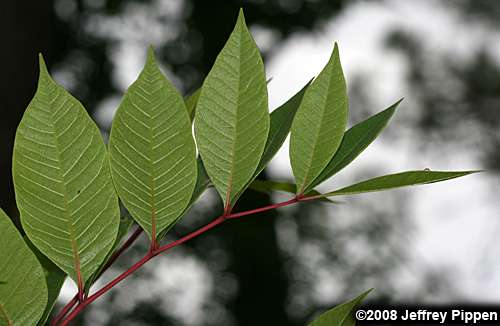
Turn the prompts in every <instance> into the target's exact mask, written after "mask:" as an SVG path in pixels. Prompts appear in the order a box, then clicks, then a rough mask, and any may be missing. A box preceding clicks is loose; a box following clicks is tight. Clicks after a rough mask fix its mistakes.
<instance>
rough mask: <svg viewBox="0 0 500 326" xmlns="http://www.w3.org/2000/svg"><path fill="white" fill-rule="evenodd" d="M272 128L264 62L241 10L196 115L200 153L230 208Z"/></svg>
mask: <svg viewBox="0 0 500 326" xmlns="http://www.w3.org/2000/svg"><path fill="white" fill-rule="evenodd" d="M268 131H269V113H268V107H267V87H266V78H265V73H264V65H263V62H262V58H261V56H260V53H259V49H258V48H257V45H256V44H255V41H254V40H253V38H252V36H251V35H250V33H249V31H248V29H247V27H246V25H245V19H244V17H243V12H242V11H240V14H239V16H238V21H237V22H236V26H235V28H234V30H233V32H232V33H231V36H230V37H229V39H228V41H227V43H226V45H225V46H224V48H223V49H222V51H221V52H220V53H219V55H218V56H217V59H216V60H215V63H214V66H213V67H212V70H211V71H210V73H209V74H208V76H207V78H206V79H205V82H204V83H203V86H202V89H201V94H200V97H199V99H198V104H197V106H196V119H195V135H196V140H197V142H198V148H199V151H200V155H201V157H202V159H203V163H204V165H205V168H206V171H207V173H208V175H209V177H210V179H211V180H212V183H213V184H214V186H215V188H216V189H217V191H218V192H219V194H220V196H221V197H222V200H223V202H224V206H225V207H226V208H227V207H228V206H231V205H232V204H233V200H234V198H235V197H236V196H237V194H238V193H239V192H240V191H242V189H244V187H245V186H247V183H248V181H249V180H250V179H251V177H252V176H253V174H254V172H255V170H256V169H257V166H258V164H259V161H260V158H261V155H262V152H263V150H264V146H265V143H266V139H267V135H268Z"/></svg>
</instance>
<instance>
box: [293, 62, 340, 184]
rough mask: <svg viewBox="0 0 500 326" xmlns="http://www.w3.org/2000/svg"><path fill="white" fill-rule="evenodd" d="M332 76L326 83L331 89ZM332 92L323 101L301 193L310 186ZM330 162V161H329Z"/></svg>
mask: <svg viewBox="0 0 500 326" xmlns="http://www.w3.org/2000/svg"><path fill="white" fill-rule="evenodd" d="M331 72H332V71H331V69H330V71H329V73H331ZM329 77H330V78H328V83H327V85H326V88H327V89H330V84H331V81H332V76H329ZM330 95H331V94H330V92H328V94H327V96H326V97H325V100H324V102H323V103H322V107H323V108H322V110H321V119H320V127H319V128H317V129H316V130H317V131H316V132H315V137H314V139H315V140H316V141H315V142H314V144H313V146H312V150H311V152H310V153H311V155H309V156H308V157H307V163H308V164H307V166H309V169H308V171H307V172H306V174H305V175H304V178H302V187H301V189H300V191H299V194H303V193H304V191H305V190H306V189H307V187H308V184H307V181H308V178H309V177H310V174H311V167H312V162H313V158H314V153H315V152H316V147H317V146H318V136H319V134H320V131H321V130H322V129H323V125H324V123H325V122H324V117H325V113H326V103H328V99H329V98H330ZM327 164H328V163H327Z"/></svg>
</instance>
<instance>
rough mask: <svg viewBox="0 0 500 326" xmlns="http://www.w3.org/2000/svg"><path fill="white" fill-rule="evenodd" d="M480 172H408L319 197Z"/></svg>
mask: <svg viewBox="0 0 500 326" xmlns="http://www.w3.org/2000/svg"><path fill="white" fill-rule="evenodd" d="M476 172H479V171H428V170H423V171H406V172H400V173H395V174H388V175H384V176H381V177H377V178H373V179H368V180H365V181H362V182H359V183H356V184H353V185H351V186H348V187H345V188H342V189H339V190H335V191H332V192H328V193H326V194H323V195H321V196H319V197H331V196H340V195H354V194H360V193H364V192H373V191H382V190H389V189H394V188H400V187H405V186H414V185H422V184H428V183H434V182H440V181H445V180H450V179H454V178H458V177H463V176H465V175H468V174H471V173H476Z"/></svg>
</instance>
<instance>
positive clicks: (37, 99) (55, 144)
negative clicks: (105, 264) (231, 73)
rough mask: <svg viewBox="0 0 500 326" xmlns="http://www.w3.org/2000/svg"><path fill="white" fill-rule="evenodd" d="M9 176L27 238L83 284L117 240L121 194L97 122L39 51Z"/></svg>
mask: <svg viewBox="0 0 500 326" xmlns="http://www.w3.org/2000/svg"><path fill="white" fill-rule="evenodd" d="M13 178H14V186H15V190H16V200H17V205H18V208H19V211H20V213H21V222H22V225H23V228H24V230H25V231H26V234H27V235H28V238H29V239H30V240H31V242H33V244H34V245H35V246H36V247H37V248H38V249H39V250H40V251H41V252H42V253H43V254H44V255H45V256H47V257H48V258H49V259H51V260H52V261H53V262H55V263H56V265H57V266H59V268H61V269H62V270H63V271H65V272H66V273H67V274H68V275H69V276H70V277H71V278H72V279H73V280H75V282H77V284H78V286H79V287H83V284H84V283H85V281H86V280H87V279H88V278H89V277H90V275H92V273H93V272H94V271H95V270H96V269H97V268H98V267H99V264H100V263H101V262H102V261H103V260H104V258H105V257H106V254H107V253H108V251H109V249H110V248H111V246H112V245H113V242H114V240H115V237H116V232H117V231H118V224H119V219H120V215H119V206H118V198H117V196H116V193H115V190H114V188H113V183H112V180H111V175H110V172H109V161H108V155H107V152H106V147H105V145H104V141H103V139H102V136H101V133H100V131H99V129H98V128H97V126H96V125H95V123H94V122H93V121H92V119H91V118H90V117H89V115H88V114H87V111H85V109H84V108H83V106H82V104H81V103H80V102H79V101H78V100H76V99H75V98H74V97H72V96H71V95H70V94H69V93H68V92H66V91H65V90H64V89H63V88H62V87H61V86H59V85H58V84H57V83H56V82H55V81H53V80H52V78H51V77H50V75H49V73H48V72H47V69H46V67H45V64H44V62H43V59H42V57H41V56H40V77H39V81H38V89H37V91H36V94H35V96H34V98H33V100H32V101H31V103H30V104H29V105H28V108H27V109H26V112H25V113H24V116H23V118H22V120H21V123H20V124H19V127H18V129H17V134H16V141H15V144H14V157H13Z"/></svg>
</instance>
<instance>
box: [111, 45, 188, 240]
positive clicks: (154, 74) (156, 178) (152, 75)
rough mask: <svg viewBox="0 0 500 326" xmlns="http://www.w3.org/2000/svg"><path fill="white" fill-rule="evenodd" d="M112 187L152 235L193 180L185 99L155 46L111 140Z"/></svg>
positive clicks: (173, 215) (179, 208) (171, 218)
mask: <svg viewBox="0 0 500 326" xmlns="http://www.w3.org/2000/svg"><path fill="white" fill-rule="evenodd" d="M109 151H110V156H111V171H112V175H113V180H114V182H115V186H116V190H117V192H118V195H119V196H120V198H121V200H122V202H123V204H124V205H125V207H126V208H127V209H128V211H129V212H130V214H131V215H132V217H133V218H134V219H135V220H136V221H137V223H139V225H140V226H141V227H142V228H143V229H144V230H145V231H146V232H147V234H148V235H149V236H150V238H151V239H155V240H156V239H157V236H158V234H159V233H160V232H161V231H162V230H164V229H166V228H168V227H169V226H170V225H171V224H172V223H174V222H175V221H176V220H177V218H178V217H179V216H180V214H181V213H182V212H183V211H184V209H185V207H186V206H187V204H188V203H189V199H190V198H191V194H192V193H193V189H194V185H195V182H196V149H195V144H194V139H193V135H192V132H191V122H190V119H189V116H188V113H187V110H186V106H185V104H184V101H183V99H182V97H181V95H180V94H179V92H178V91H177V90H176V89H175V87H174V86H173V85H172V84H171V83H170V82H169V81H168V80H167V78H166V77H165V76H164V75H163V74H162V72H161V71H160V69H159V67H158V65H157V64H156V62H155V59H154V54H153V50H152V49H150V50H149V52H148V59H147V62H146V65H145V66H144V69H143V70H142V72H141V73H140V75H139V77H138V79H137V80H136V81H135V82H134V83H133V84H132V85H131V86H130V87H129V89H128V90H127V92H126V94H125V96H124V98H123V100H122V102H121V104H120V106H119V108H118V110H117V112H116V115H115V118H114V120H113V126H112V128H111V136H110V141H109Z"/></svg>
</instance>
